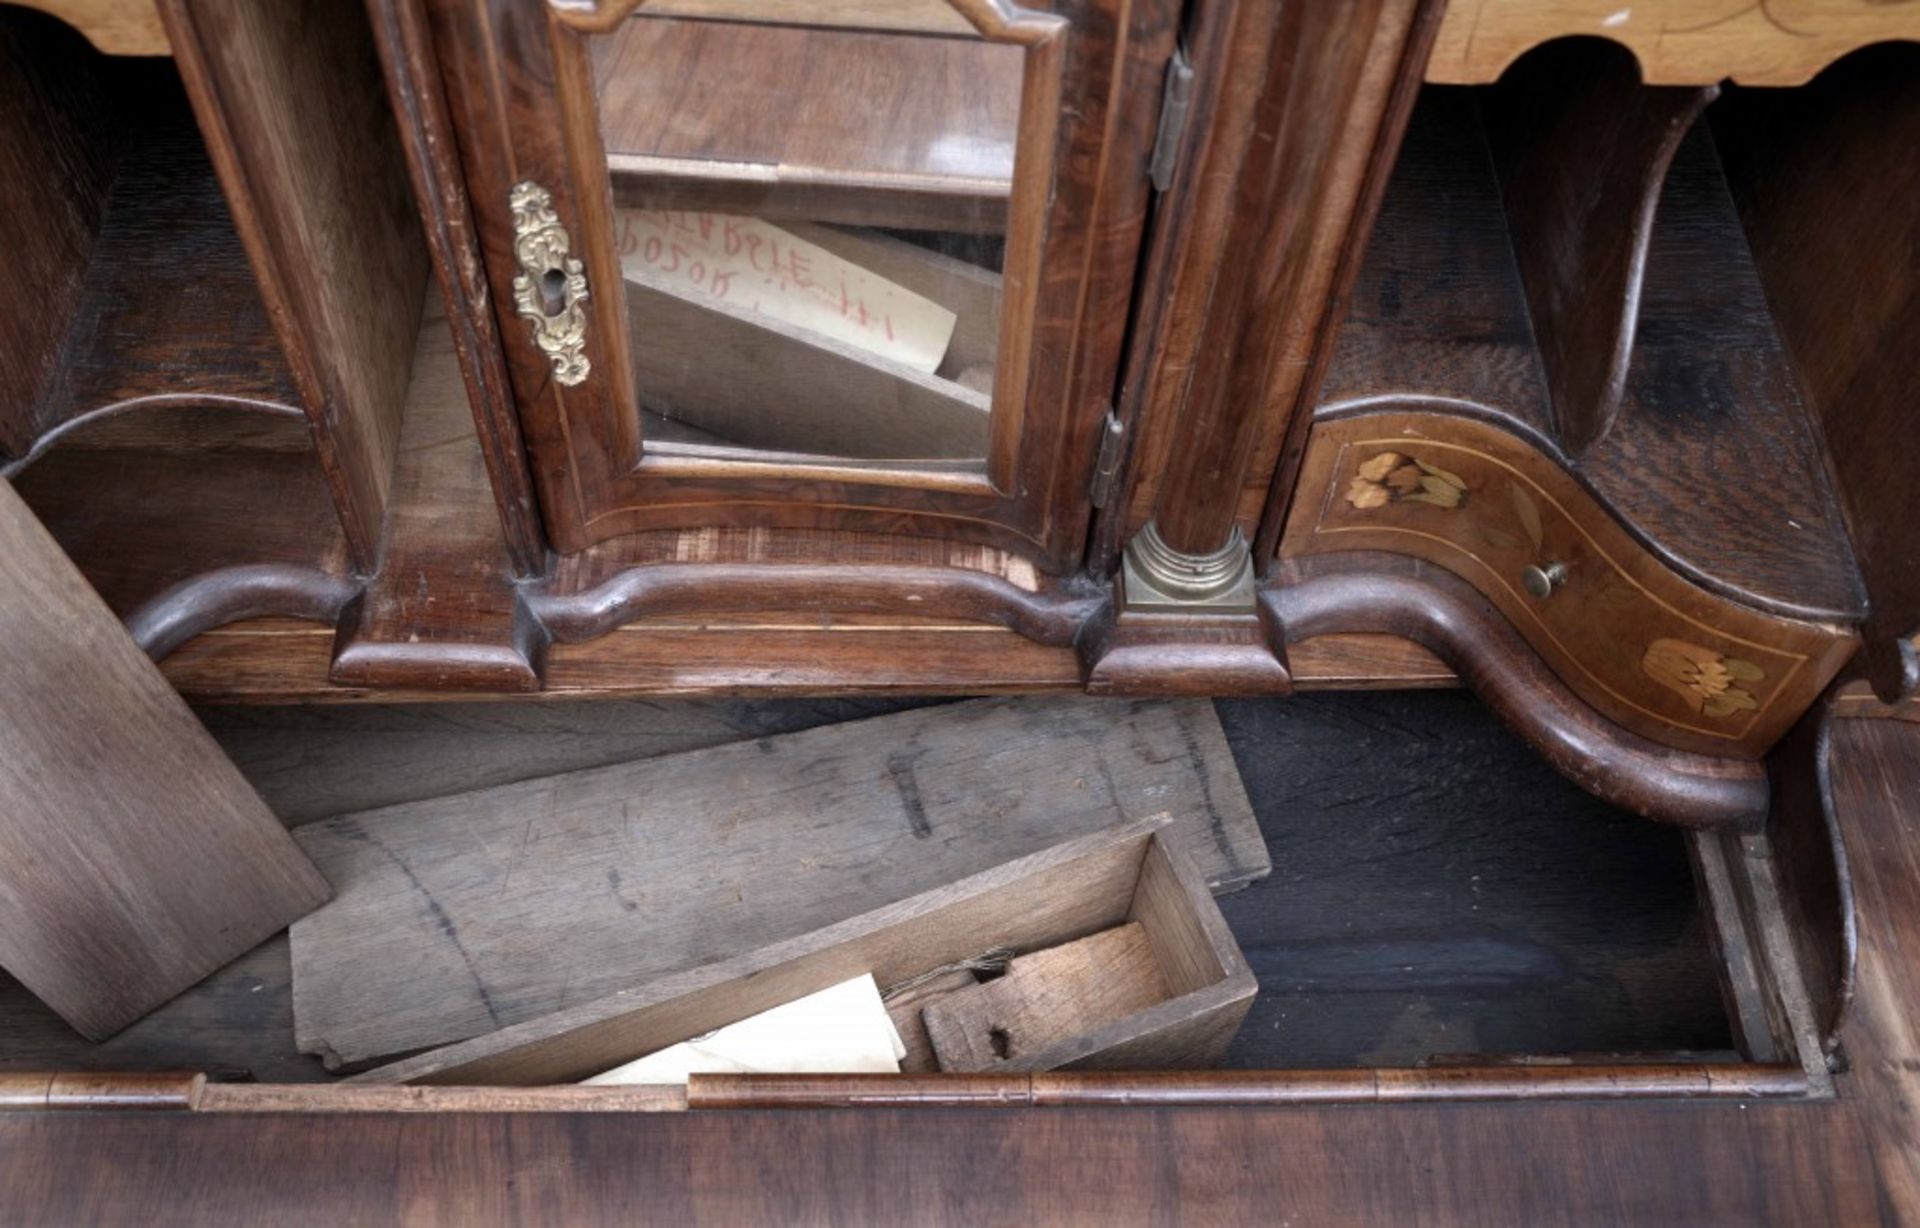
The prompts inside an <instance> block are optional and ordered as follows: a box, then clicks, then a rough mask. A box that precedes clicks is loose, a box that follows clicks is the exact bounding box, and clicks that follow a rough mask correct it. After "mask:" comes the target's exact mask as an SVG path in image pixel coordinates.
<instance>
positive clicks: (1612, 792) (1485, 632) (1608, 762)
mask: <svg viewBox="0 0 1920 1228" xmlns="http://www.w3.org/2000/svg"><path fill="white" fill-rule="evenodd" d="M1261 602H1262V605H1263V607H1264V610H1265V612H1266V613H1267V614H1268V615H1269V616H1270V617H1272V618H1273V619H1275V620H1277V622H1278V623H1279V625H1280V627H1281V628H1282V630H1283V631H1284V634H1285V638H1286V640H1287V641H1288V642H1289V643H1292V642H1294V641H1298V640H1303V639H1310V638H1312V637H1314V636H1318V635H1335V634H1348V633H1353V632H1374V633H1385V634H1389V635H1399V636H1405V637H1406V638H1407V639H1410V640H1412V641H1414V642H1415V643H1417V644H1419V645H1421V646H1422V647H1423V648H1426V649H1427V650H1429V651H1430V652H1432V653H1433V654H1434V655H1435V656H1437V657H1439V658H1440V659H1441V660H1443V661H1445V662H1446V663H1447V664H1448V665H1451V666H1453V668H1454V669H1456V670H1458V671H1459V673H1460V678H1461V680H1462V681H1463V682H1465V683H1466V684H1467V686H1469V687H1471V688H1472V689H1473V691H1474V692H1475V693H1476V694H1478V695H1479V696H1480V698H1481V699H1483V700H1485V701H1486V703H1487V704H1488V706H1489V707H1491V708H1493V709H1494V711H1496V712H1498V713H1499V714H1500V716H1501V718H1502V719H1503V720H1505V721H1506V722H1507V724H1509V725H1511V726H1512V727H1513V728H1514V730H1515V731H1516V732H1518V733H1519V734H1520V736H1521V737H1523V738H1525V739H1526V740H1527V742H1528V743H1529V744H1530V745H1532V747H1533V748H1534V749H1535V750H1536V751H1538V752H1539V753H1540V755H1541V757H1542V758H1544V759H1546V761H1547V762H1548V763H1550V764H1552V765H1553V766H1554V767H1555V768H1556V769H1557V770H1558V771H1560V772H1561V773H1562V774H1563V775H1565V776H1566V777H1568V778H1569V779H1570V780H1572V781H1574V782H1575V783H1576V784H1579V785H1580V786H1581V787H1582V788H1584V789H1586V790H1587V791H1589V792H1591V793H1593V794H1595V795H1596V796H1598V797H1601V798H1603V799H1604V800H1606V801H1608V802H1611V803H1612V804H1614V805H1616V806H1620V807H1622V808H1624V809H1627V810H1631V811H1634V812H1635V813H1637V814H1641V815H1645V816H1646V817H1648V818H1652V819H1658V820H1661V821H1663V822H1669V823H1678V824H1681V825H1683V826H1688V827H1712V828H1720V827H1724V828H1732V829H1736V830H1741V831H1757V830H1759V828H1760V826H1761V825H1762V824H1763V823H1765V821H1766V817H1767V805H1768V798H1769V788H1768V783H1767V773H1766V768H1765V765H1764V764H1761V763H1758V762H1753V761H1750V760H1738V759H1729V758H1722V757H1719V756H1715V755H1702V754H1695V753H1691V752H1686V751H1676V750H1673V749H1671V748H1669V747H1665V746H1661V745H1659V744H1658V743H1655V742H1652V741H1650V740H1648V739H1646V738H1643V737H1641V736H1639V735H1638V734H1635V733H1631V732H1628V731H1627V730H1626V729H1624V728H1622V727H1620V726H1618V725H1615V724H1613V723H1612V722H1611V721H1608V720H1606V719H1605V718H1604V717H1602V716H1600V715H1599V714H1598V713H1597V712H1595V711H1594V710H1593V709H1592V708H1590V707H1588V706H1587V705H1586V704H1585V703H1584V702H1583V701H1582V700H1580V699H1579V698H1578V697H1577V696H1575V695H1574V694H1573V692H1572V691H1571V690H1569V689H1568V688H1567V686H1566V684H1565V683H1563V682H1561V681H1560V680H1559V679H1558V678H1556V677H1555V676H1554V674H1553V672H1552V671H1551V670H1549V669H1548V668H1547V667H1546V664H1545V663H1544V662H1542V661H1541V660H1540V658H1539V657H1538V656H1536V655H1535V654H1534V652H1533V650H1532V649H1531V648H1529V647H1527V645H1526V642H1525V641H1524V640H1522V639H1521V638H1520V635H1519V633H1518V632H1516V631H1515V630H1514V629H1513V628H1512V626H1511V625H1509V624H1508V623H1507V621H1506V620H1505V619H1504V618H1503V617H1501V615H1500V614H1499V612H1498V611H1497V610H1495V609H1494V607H1493V606H1492V605H1491V604H1490V603H1489V602H1488V601H1487V600H1486V599H1485V598H1484V597H1481V596H1480V595H1479V594H1478V593H1476V592H1475V591H1474V590H1473V589H1472V588H1471V587H1470V586H1469V585H1467V584H1466V582H1465V581H1463V580H1460V579H1458V578H1457V577H1455V576H1453V575H1452V574H1451V573H1448V572H1446V571H1443V570H1442V569H1440V568H1438V567H1435V566H1432V565H1429V564H1424V563H1420V562H1415V561H1412V560H1408V559H1401V558H1397V557H1395V556H1392V555H1387V554H1374V553H1356V554H1345V555H1341V554H1335V555H1322V556H1319V557H1317V558H1312V559H1302V560H1294V561H1291V562H1289V563H1287V564H1285V565H1284V566H1283V568H1282V571H1281V585H1280V587H1278V588H1274V589H1269V590H1267V591H1266V592H1264V593H1263V594H1262V595H1261Z"/></svg>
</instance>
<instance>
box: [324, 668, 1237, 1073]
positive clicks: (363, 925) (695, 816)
mask: <svg viewBox="0 0 1920 1228" xmlns="http://www.w3.org/2000/svg"><path fill="white" fill-rule="evenodd" d="M1161 811H1168V812H1171V813H1172V814H1173V815H1174V816H1175V828H1174V838H1175V839H1176V840H1177V841H1178V842H1179V843H1180V844H1181V845H1182V846H1183V847H1184V848H1186V850H1187V851H1188V853H1189V854H1190V855H1191V856H1192V858H1193V860H1194V861H1195V863H1196V864H1197V865H1198V866H1199V867H1200V869H1201V872H1202V874H1203V875H1204V876H1205V877H1206V879H1207V881H1208V882H1209V883H1210V884H1212V885H1214V886H1215V887H1216V889H1219V888H1222V887H1228V886H1235V885H1240V884H1244V883H1246V882H1248V881H1250V880H1252V879H1254V878H1258V877H1260V876H1261V875H1264V874H1265V873H1266V872H1267V871H1268V869H1269V868H1270V865H1269V862H1268V860H1267V857H1266V852H1265V845H1264V842H1263V841H1262V839H1261V837H1260V833H1259V830H1258V828H1257V826H1256V825H1255V822H1254V818H1253V813H1252V810H1251V807H1250V806H1249V804H1248V802H1247V797H1246V792H1245V790H1244V789H1243V788H1242V787H1241V785H1240V780H1239V776H1238V774H1237V772H1236V770H1235V768H1234V763H1233V757H1232V755H1231V753H1230V752H1229V751H1228V749H1227V745H1226V742H1225V738H1224V736H1223V735H1222V733H1221V730H1220V725H1219V722H1218V720H1217V719H1216V718H1215V716H1214V714H1213V710H1212V707H1211V705H1209V704H1207V703H1205V702H1203V701H1188V702H1180V703H1149V702H1138V703H1114V702H1103V701H1097V700H1088V699H1076V698H1062V699H1031V698H1026V699H996V700H981V701H977V702H973V703H966V704H955V705H951V706H946V707H941V708H933V709H925V710H919V711H912V712H904V713H899V714H896V715H893V716H886V717H879V718H876V719H873V720H867V721H859V722H854V723H850V724H844V725H836V726H831V727H828V728H823V729H815V730H809V731H807V732H805V733H797V734H791V735H787V736H783V737H776V738H762V739H759V740H757V741H754V742H750V743H742V744H738V745H733V746H724V747H717V748H713V749H709V750H701V751H695V752H691V753H688V754H682V755H672V756H667V757H664V758H657V759H652V760H647V761H644V762H639V763H628V764H619V765H615V766H611V767H605V768H598V769H594V770H591V771H584V772H574V773H569V774H566V775H562V776H553V777H548V778H545V779H540V780H529V781H522V782H519V783H516V784H512V785H506V786H502V787H499V788H495V789H488V790H482V791H479V792H475V793H468V794H463V795H459V796H455V797H446V798H438V799H434V800H431V801H424V802H417V803H409V804H406V805H401V806H394V807H389V808H386V809H383V810H376V811H369V812H365V813H361V814H355V815H346V816H342V817H340V818H336V819H329V820H325V821H322V822H318V823H314V824H311V825H308V826H306V827H303V828H301V829H299V831H298V832H297V837H298V839H299V840H300V842H301V844H302V846H303V847H304V848H305V849H306V850H307V851H308V853H309V854H311V855H312V856H313V858H314V859H315V861H316V862H318V863H319V865H320V866H321V868H322V869H323V870H324V871H325V873H326V874H327V877H328V878H330V879H331V880H332V881H333V884H334V887H335V889H336V891H337V893H338V895H337V898H336V899H335V901H334V903H333V904H331V905H329V906H328V907H326V908H324V909H322V910H320V911H319V912H317V913H315V914H314V915H313V916H312V917H310V918H308V919H306V920H305V921H302V922H301V923H300V924H299V925H297V926H295V927H294V930H293V969H294V972H293V977H294V1016H295V1023H296V1028H295V1031H296V1036H297V1038H298V1042H299V1045H300V1048H301V1050H302V1051H303V1052H309V1053H318V1054H320V1055H321V1056H323V1057H324V1058H326V1059H327V1061H328V1063H329V1064H330V1065H332V1066H335V1067H339V1066H344V1065H351V1064H357V1063H361V1062H365V1061H368V1060H370V1059H374V1058H378V1057H382V1056H387V1055H391V1054H396V1053H403V1052H407V1051H411V1050H415V1049H421V1048H426V1047H428V1046H433V1045H441V1044H447V1043H451V1042H453V1041H456V1040H461V1039H464V1038H466V1037H470V1036H475V1035H478V1034H480V1033H483V1032H488V1031H492V1030H494V1029H496V1028H500V1027H505V1026H508V1025H510V1024H513V1023H518V1022H521V1021H523V1020H527V1019H531V1018H535V1017H537V1016H539V1015H543V1014H547V1013H549V1012H552V1011H556V1010H559V1009H560V1008H561V1007H563V1006H566V1005H570V1004H574V1003H580V1002H585V1001H589V1000H591V999H593V998H596V997H599V996H602V995H605V994H609V993H612V992H615V991H618V990H622V989H627V988H631V987H633V986H635V985H640V984H644V983H645V982H646V981H647V980H648V979H649V978H653V977H658V976H661V975H664V974H666V973H669V972H674V971H680V970H685V969H690V968H695V967H699V966H701V965H704V964H708V963H712V962H715V961H717V960H721V959H725V958H728V957H730V956H735V955H739V954H741V953H743V952H746V951H750V950H752V949H754V948H756V947H759V946H763V945H765V944H767V943H770V942H774V941H777V940H779V939H783V938H787V937H791V936H792V935H795V934H800V933H805V932H808V931H810V930H814V929H818V928H820V927H822V926H825V925H829V924H833V923H835V922H837V921H840V920H843V919H845V918H848V917H851V916H854V915H857V914H859V913H861V912H864V911H867V910H871V909H873V908H876V907H879V906H882V905H885V904H888V903H892V902H894V901H896V900H901V899H904V898H906V897H908V896H911V895H913V894H915V893H918V892H922V891H926V890H929V889H931V888H933V887H937V886H939V885H941V884H944V883H948V882H952V881H954V880H956V879H958V878H961V877H964V876H966V875H969V874H973V873H977V872H979V871H981V870H984V869H985V868H987V867H990V866H994V865H998V864H1001V863H1003V862H1006V861H1007V860H1009V859H1010V858H1014V857H1019V856H1023V855H1025V854H1028V853H1031V852H1033V851H1035V850H1037V849H1041V848H1045V847H1048V846H1050V845H1052V844H1054V843H1057V842H1059V841H1060V840H1063V839H1066V838H1068V837H1071V836H1075V835H1079V834H1083V833H1087V832H1093V831H1100V830H1104V829H1106V828H1109V827H1112V826H1113V825H1114V824H1116V823H1119V822H1122V821H1124V820H1127V819H1134V818H1139V817H1142V816H1145V815H1151V814H1155V813H1159V812H1161Z"/></svg>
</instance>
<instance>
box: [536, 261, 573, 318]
mask: <svg viewBox="0 0 1920 1228" xmlns="http://www.w3.org/2000/svg"><path fill="white" fill-rule="evenodd" d="M566 309H567V275H566V274H565V273H564V272H562V271H561V270H559V269H548V270H547V271H546V272H544V273H542V274H540V310H541V311H544V312H546V313H547V314H548V315H550V316H557V315H559V314H560V313H561V312H562V311H565V310H566Z"/></svg>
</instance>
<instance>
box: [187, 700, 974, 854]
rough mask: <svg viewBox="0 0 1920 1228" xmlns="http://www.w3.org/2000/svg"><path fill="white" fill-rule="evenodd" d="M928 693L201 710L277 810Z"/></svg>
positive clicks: (376, 798) (749, 732) (293, 813)
mask: <svg viewBox="0 0 1920 1228" xmlns="http://www.w3.org/2000/svg"><path fill="white" fill-rule="evenodd" d="M936 702H938V701H936V700H925V699H893V700H881V699H872V700H857V699H786V700H766V701H760V702H750V701H745V700H737V699H682V700H644V699H642V700H605V701H602V702H599V703H590V704H583V703H526V702H519V703H437V704H404V705H393V706H387V705H384V704H383V705H380V706H372V705H365V704H350V705H342V704H298V705H288V706H284V707H260V706H257V705H251V704H249V705H234V706H231V707H217V708H207V709H204V710H202V711H201V712H200V719H201V720H202V721H203V722H204V723H205V724H206V726H207V731H208V732H209V733H211V734H213V737H214V740H215V741H217V742H219V743H220V747H221V749H222V750H224V751H226V752H227V755H228V756H229V757H230V758H232V759H233V761H234V762H235V763H236V764H238V765H239V768H240V771H241V772H242V773H243V774H244V775H245V776H246V778H247V781H248V782H249V783H250V784H252V785H253V787H254V788H255V789H258V790H259V791H260V796H261V797H263V798H265V799H266V801H267V804H268V805H269V806H271V807H273V812H274V813H275V814H277V815H279V816H280V821H281V822H282V823H285V824H287V825H288V826H290V827H291V826H297V825H299V824H301V823H311V822H313V821H314V820H316V819H325V818H331V817H333V816H334V815H338V814H345V813H347V812H348V811H353V810H373V809H375V808H378V807H382V806H393V805H398V804H399V803H401V802H414V801H420V800H422V799H425V798H429V797H442V796H444V795H446V794H449V793H465V792H471V791H473V790H475V789H484V788H489V787H491V786H494V785H504V784H510V783H512V782H513V781H516V780H526V779H528V778H530V777H534V776H552V775H555V774H557V773H560V772H577V771H580V770H582V769H585V768H596V767H605V766H606V765H607V764H610V763H625V762H629V761H632V760H635V759H651V758H654V757H656V756H659V755H671V754H678V753H681V752H684V751H691V750H705V749H706V748H707V747H709V746H722V745H725V744H726V743H728V742H744V741H747V740H749V739H751V738H765V737H772V736H774V735H777V734H783V733H798V732H799V731H801V730H803V729H813V728H816V727H818V726H821V725H829V724H833V723H835V722H840V721H853V720H861V719H864V718H867V717H873V716H885V715H887V714H888V713H891V712H896V711H899V710H902V709H904V708H910V707H923V706H926V705H928V704H931V703H936Z"/></svg>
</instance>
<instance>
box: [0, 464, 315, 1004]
mask: <svg viewBox="0 0 1920 1228" xmlns="http://www.w3.org/2000/svg"><path fill="white" fill-rule="evenodd" d="M0 637H4V640H5V642H6V650H5V651H4V652H0V694H4V695H5V696H6V697H7V703H6V706H5V709H4V710H3V711H0V966H4V967H5V968H6V969H7V971H9V972H11V973H12V974H13V975H14V976H15V977H17V978H19V980H20V982H21V983H22V984H24V985H26V986H27V987H28V988H29V989H31V990H32V991H33V992H34V993H35V994H36V995H37V996H39V997H40V998H41V999H42V1000H43V1001H45V1002H46V1003H47V1005H49V1006H51V1007H52V1008H53V1009H54V1010H55V1011H57V1012H59V1014H60V1016H61V1017H62V1018H64V1019H65V1020H66V1021H67V1022H68V1023H70V1024H72V1025H73V1027H74V1028H75V1030H77V1031H79V1032H80V1033H81V1034H82V1035H85V1036H87V1037H88V1038H89V1039H93V1040H99V1039H102V1038H104V1037H107V1036H111V1035H112V1034H113V1033H115V1032H117V1031H119V1030H120V1029H121V1028H123V1027H125V1026H126V1025H127V1024H129V1023H131V1022H133V1021H134V1020H135V1019H138V1018H139V1017H140V1016H142V1015H144V1014H146V1013H147V1012H148V1011H151V1010H152V1009H153V1008H154V1007H156V1006H159V1005H160V1004H161V1003H162V1002H165V1001H166V1000H167V999H168V998H171V997H173V996H174V995H175V994H177V993H179V992H180V991H181V990H183V989H185V988H187V987H188V986H190V985H192V984H193V983H194V982H196V981H198V980H200V979H201V978H202V977H204V976H206V975H207V974H208V973H210V972H212V971H213V970H214V969H216V968H218V967H220V966H221V965H222V964H224V963H227V962H228V961H229V960H232V959H233V958H234V957H236V956H238V955H240V954H241V953H243V952H244V951H246V950H247V949H248V948H249V947H252V946H254V945H256V944H258V943H260V942H262V941H264V940H265V939H266V938H267V937H268V936H269V935H271V934H273V933H274V932H275V931H276V930H279V929H281V928H283V927H284V926H286V925H287V923H288V922H290V921H292V920H293V919H294V918H295V917H298V916H300V915H301V914H302V913H305V912H307V911H308V910H309V909H312V908H314V907H316V906H317V905H319V904H320V903H321V901H323V900H325V899H326V896H327V887H326V883H325V882H324V881H323V880H322V879H321V877H320V875H319V874H318V873H316V872H315V870H314V868H313V866H312V865H311V864H309V863H308V861H307V859H306V858H305V857H303V856H301V854H300V851H299V850H298V849H297V848H295V847H294V844H293V842H292V841H291V840H290V839H288V837H287V835H286V832H285V831H284V830H283V829H282V828H281V826H280V824H279V823H278V822H277V821H276V820H275V819H274V817H273V815H272V813H271V812H269V811H268V810H267V807H266V804H265V803H263V802H262V801H261V800H260V798H259V796H258V795H257V794H255V793H254V792H253V790H252V789H250V788H248V787H247V782H246V781H245V780H244V779H242V778H241V775H240V773H239V771H238V769H236V768H235V767H234V766H233V764H232V763H230V762H229V761H228V760H227V758H226V756H224V755H222V754H221V753H220V748H219V747H218V746H216V745H215V744H214V742H213V739H212V738H210V737H208V736H207V732H206V730H205V729H203V728H201V726H200V723H199V722H198V721H196V720H194V718H193V713H192V712H190V711H189V710H188V709H187V706H186V704H185V703H184V702H182V701H181V699H180V697H179V696H178V695H177V694H175V693H174V691H173V689H172V688H171V687H169V686H168V685H167V682H166V680H165V679H164V678H162V677H161V676H160V671H159V670H158V669H157V668H156V667H155V666H154V664H153V663H152V662H151V661H149V660H148V659H147V657H146V655H145V654H144V653H142V652H141V651H140V649H139V648H138V647H137V646H135V644H134V642H133V640H132V639H131V638H129V637H128V635H127V633H126V629H125V628H124V627H122V626H121V624H120V620H119V619H117V618H115V617H114V616H113V613H112V612H111V611H110V610H108V609H107V607H106V604H105V603H104V602H102V601H101V600H100V598H99V597H98V596H97V595H96V594H95V593H94V592H93V590H92V589H90V588H89V587H88V586H87V582H86V581H85V580H84V579H83V578H82V577H81V575H80V573H79V572H78V571H77V570H75V568H74V566H73V564H72V563H71V562H69V561H68V560H67V558H66V556H65V555H63V554H62V553H61V552H60V548H59V547H58V546H57V545H55V544H54V541H53V539H52V538H51V537H49V536H48V535H47V532H46V530H45V529H43V528H42V527H41V526H40V524H39V522H38V521H37V520H35V519H34V517H33V513H32V512H30V511H28V510H27V507H26V505H25V504H24V503H22V502H21V501H20V498H19V496H18V495H16V494H14V492H13V488H12V487H11V486H9V485H7V484H6V483H5V482H0Z"/></svg>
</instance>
